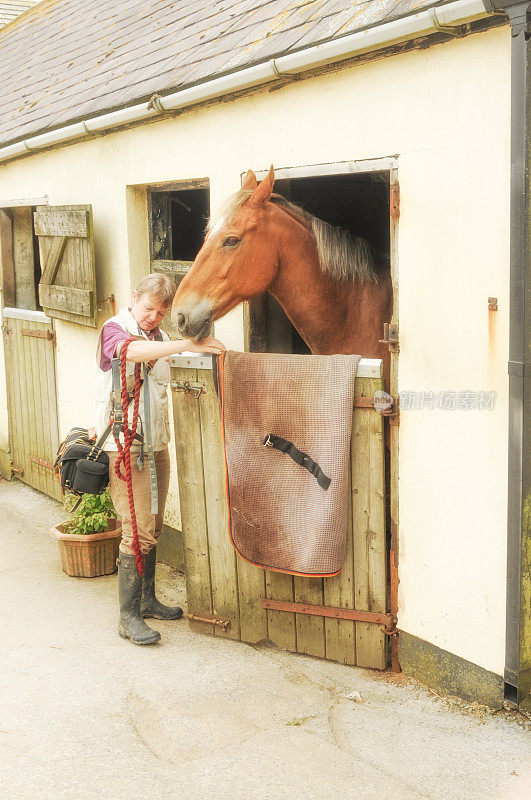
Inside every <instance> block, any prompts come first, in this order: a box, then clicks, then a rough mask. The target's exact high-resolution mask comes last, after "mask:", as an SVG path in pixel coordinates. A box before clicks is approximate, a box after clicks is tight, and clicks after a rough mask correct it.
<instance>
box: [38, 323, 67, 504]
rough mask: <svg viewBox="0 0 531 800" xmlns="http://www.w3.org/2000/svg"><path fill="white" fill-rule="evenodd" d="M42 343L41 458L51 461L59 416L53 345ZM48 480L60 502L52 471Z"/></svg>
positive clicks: (57, 431) (52, 492)
mask: <svg viewBox="0 0 531 800" xmlns="http://www.w3.org/2000/svg"><path fill="white" fill-rule="evenodd" d="M45 328H46V329H47V330H50V331H53V330H54V327H53V323H51V322H50V323H47V324H46V326H45ZM44 345H45V347H44V364H45V374H44V376H43V384H42V392H43V403H44V405H45V407H46V409H47V410H48V413H47V414H46V415H45V417H46V419H47V426H46V427H45V429H44V432H45V437H44V441H45V451H44V456H43V458H45V459H46V461H51V462H52V463H53V462H54V461H55V456H56V453H57V449H58V447H59V418H58V413H57V386H56V382H55V347H53V345H52V344H51V343H49V342H44ZM49 480H50V482H49V485H50V496H51V497H55V499H56V500H59V501H60V502H62V501H63V500H64V494H63V490H62V489H61V484H60V482H59V480H58V477H57V476H56V475H55V474H54V473H53V472H50V479H49Z"/></svg>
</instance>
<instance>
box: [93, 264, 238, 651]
mask: <svg viewBox="0 0 531 800" xmlns="http://www.w3.org/2000/svg"><path fill="white" fill-rule="evenodd" d="M174 294H175V286H174V284H173V282H172V281H171V280H170V279H169V278H167V277H166V276H164V275H160V274H152V275H148V276H147V277H146V278H144V279H143V280H142V281H141V282H140V283H139V284H138V286H137V287H136V289H135V291H134V292H133V297H132V302H131V306H130V307H129V308H123V309H121V310H120V311H119V313H118V314H117V315H116V316H115V317H112V318H111V319H110V320H108V321H107V322H106V323H105V324H104V326H103V328H102V329H101V332H100V336H99V341H98V350H97V355H96V361H97V378H96V432H97V435H98V436H99V435H101V433H102V432H103V431H104V430H105V428H106V427H107V425H108V424H109V417H110V414H111V411H112V399H111V392H112V373H111V359H113V358H115V357H118V356H119V355H120V352H121V349H122V345H123V343H124V342H125V341H126V340H127V339H131V337H134V338H135V341H134V342H131V343H130V344H129V346H128V348H127V352H126V358H127V377H128V389H129V388H130V387H129V384H130V383H131V388H132V376H133V374H134V368H135V364H136V363H139V362H144V363H146V364H147V365H148V370H149V373H148V387H149V395H150V411H151V438H152V446H153V450H154V455H155V466H156V471H157V482H158V513H157V515H156V516H155V515H153V514H152V513H151V486H150V475H149V468H148V463H147V459H146V460H145V463H144V464H143V468H142V469H139V466H138V463H137V460H138V458H139V455H140V452H141V451H140V444H139V443H136V442H135V443H134V444H133V445H132V447H131V476H132V485H133V496H134V505H135V514H136V520H137V529H138V541H139V544H140V548H141V550H142V553H143V555H144V575H143V577H142V576H141V575H140V574H139V572H138V568H137V565H136V560H135V555H134V553H133V549H132V543H133V531H132V525H131V513H130V509H129V502H128V497H127V486H126V483H125V481H122V480H120V478H118V476H117V475H116V473H115V469H114V466H115V463H116V459H117V458H118V447H117V445H116V443H115V442H114V440H113V439H112V437H110V438H109V439H108V440H107V442H106V444H105V445H104V448H103V449H104V450H105V451H106V452H107V453H108V456H109V475H110V483H109V488H110V493H111V498H112V501H113V503H114V507H115V508H116V511H117V512H118V514H119V515H120V517H121V520H122V541H121V544H120V554H119V558H118V594H119V601H120V623H119V628H118V633H119V634H120V636H122V637H123V638H125V639H130V640H131V641H132V642H133V643H134V644H154V643H155V642H158V641H159V640H160V633H159V632H158V631H154V630H152V629H151V628H150V627H149V626H148V625H147V624H146V623H145V622H144V619H143V618H144V617H155V618H156V619H179V617H181V616H182V613H183V612H182V609H181V608H179V607H178V606H175V607H173V608H171V607H169V606H165V605H163V604H162V603H160V602H159V601H158V600H157V598H156V597H155V565H156V561H157V539H158V537H159V536H160V533H161V531H162V522H163V517H164V505H165V502H166V496H167V494H168V484H169V477H170V460H169V454H168V442H169V441H170V426H169V421H168V397H167V387H168V383H169V379H170V370H169V365H168V356H170V355H173V354H175V353H182V352H184V351H192V352H198V353H215V354H219V353H221V352H222V351H223V350H224V349H225V348H224V346H223V344H222V343H221V342H219V341H218V340H217V339H213V338H212V337H207V338H206V339H205V340H204V341H202V342H201V343H200V344H196V343H195V342H193V341H191V340H190V339H182V340H178V341H170V340H169V337H168V335H167V334H166V333H165V332H164V331H162V330H160V328H159V324H160V323H161V322H162V319H163V318H164V315H165V314H166V312H167V311H168V308H169V306H170V305H171V302H172V300H173V295H174ZM143 392H144V389H143V388H142V390H141V392H140V411H139V415H140V419H141V420H142V421H143V422H144V408H143V402H142V396H143ZM120 438H121V439H122V441H123V436H121V437H120Z"/></svg>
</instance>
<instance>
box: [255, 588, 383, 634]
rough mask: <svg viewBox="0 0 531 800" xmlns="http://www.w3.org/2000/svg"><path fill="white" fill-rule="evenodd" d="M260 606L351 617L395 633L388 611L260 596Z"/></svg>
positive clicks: (297, 612) (339, 617) (338, 617)
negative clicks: (364, 609) (379, 611)
mask: <svg viewBox="0 0 531 800" xmlns="http://www.w3.org/2000/svg"><path fill="white" fill-rule="evenodd" d="M260 602H261V604H262V608H264V609H266V610H268V609H269V610H270V611H288V612H294V613H295V614H309V615H311V616H314V617H330V618H332V619H351V620H354V621H356V622H369V623H373V624H374V625H380V626H383V627H382V628H381V630H382V631H383V633H386V634H387V635H388V636H394V635H395V634H396V633H397V629H396V619H395V617H394V616H393V615H392V614H391V613H390V612H387V613H386V614H379V613H378V612H376V611H358V610H356V609H353V608H335V607H333V606H314V605H310V604H309V603H294V602H292V601H291V600H270V599H269V598H266V597H262V598H261V600H260Z"/></svg>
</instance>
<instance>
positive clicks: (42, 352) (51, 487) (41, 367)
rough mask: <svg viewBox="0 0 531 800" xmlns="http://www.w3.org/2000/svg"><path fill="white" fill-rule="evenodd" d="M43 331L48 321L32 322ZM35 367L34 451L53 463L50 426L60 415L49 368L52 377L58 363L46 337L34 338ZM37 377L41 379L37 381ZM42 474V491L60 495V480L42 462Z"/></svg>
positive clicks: (45, 329) (33, 359) (46, 327)
mask: <svg viewBox="0 0 531 800" xmlns="http://www.w3.org/2000/svg"><path fill="white" fill-rule="evenodd" d="M33 327H34V328H35V329H36V330H40V331H49V330H51V329H52V326H51V325H50V324H49V323H32V328H33ZM31 350H32V370H33V374H34V376H35V381H36V383H35V387H36V388H37V387H38V392H36V395H38V401H37V399H36V404H35V413H36V416H37V440H38V451H37V452H36V453H35V454H34V455H36V456H37V457H38V458H42V459H43V460H44V461H48V462H50V463H53V461H54V457H55V452H54V453H53V454H52V452H51V450H52V447H51V441H50V429H51V417H52V416H53V417H55V418H57V404H56V398H55V392H54V396H53V397H52V399H51V401H50V398H49V392H48V371H49V370H50V372H51V376H52V378H55V375H54V373H55V369H54V367H55V364H54V347H53V344H52V343H51V342H50V341H48V340H46V339H32V343H31ZM50 354H51V355H52V364H50V363H49V362H50V358H49V356H50ZM37 381H38V383H37ZM54 383H55V380H54ZM37 402H38V410H37ZM37 469H38V471H39V474H40V477H41V479H42V483H43V491H44V492H46V494H48V495H50V497H55V498H57V484H56V481H55V480H54V472H53V470H51V469H49V467H45V466H44V465H43V464H40V465H37Z"/></svg>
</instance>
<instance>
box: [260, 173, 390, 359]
mask: <svg viewBox="0 0 531 800" xmlns="http://www.w3.org/2000/svg"><path fill="white" fill-rule="evenodd" d="M389 178H390V176H389V172H388V171H382V172H362V173H358V174H355V175H328V176H324V177H312V178H293V179H290V180H278V181H276V182H275V192H276V193H277V194H281V195H283V196H284V197H285V198H286V199H287V200H290V201H291V202H292V203H295V204H296V205H298V206H302V208H304V209H305V210H306V211H309V212H310V213H311V214H314V215H315V216H316V217H319V218H320V219H323V220H325V222H329V223H330V224H331V225H336V226H339V227H341V228H344V229H345V230H348V231H349V232H350V234H351V235H352V236H362V237H363V238H365V239H367V241H368V242H369V244H370V245H371V248H372V251H373V255H374V260H375V264H376V269H377V272H379V273H383V272H385V271H388V270H389V268H390V225H389V191H390V180H389ZM264 316H265V331H264V338H265V341H266V349H267V352H270V353H309V352H310V351H309V348H308V347H307V345H306V343H305V342H304V341H303V339H302V338H301V337H300V336H299V334H298V333H297V331H296V330H295V328H294V327H293V325H292V324H291V322H290V320H289V319H288V318H287V316H286V314H285V313H284V311H283V310H282V308H281V307H280V305H279V303H278V302H277V301H276V300H275V298H274V297H272V296H271V295H267V296H266V298H265V301H264Z"/></svg>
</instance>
